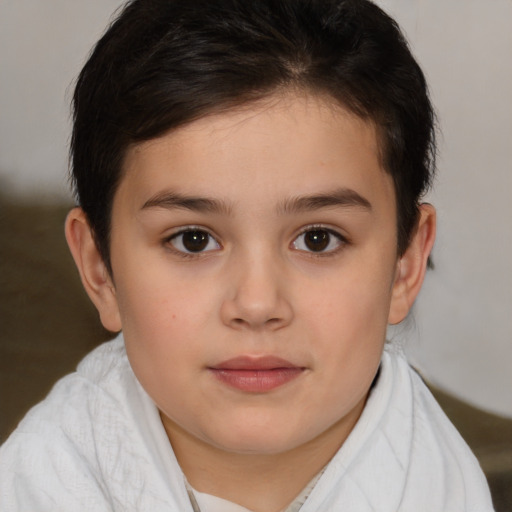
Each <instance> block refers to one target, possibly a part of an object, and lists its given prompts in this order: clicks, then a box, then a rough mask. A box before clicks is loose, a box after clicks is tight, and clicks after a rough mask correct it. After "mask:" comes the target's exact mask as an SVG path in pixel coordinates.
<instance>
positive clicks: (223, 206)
mask: <svg viewBox="0 0 512 512" xmlns="http://www.w3.org/2000/svg"><path fill="white" fill-rule="evenodd" d="M149 208H164V209H167V210H173V209H176V208H179V209H185V210H192V211H196V212H206V213H223V214H226V215H229V214H230V213H231V211H232V207H231V205H229V204H228V203H226V202H225V201H221V200H218V199H212V198H209V197H195V196H187V195H184V194H178V193H176V192H171V191H166V192H161V193H158V194H156V195H155V196H153V197H151V198H150V199H148V200H147V201H146V202H145V203H144V205H143V206H142V208H141V210H146V209H149Z"/></svg>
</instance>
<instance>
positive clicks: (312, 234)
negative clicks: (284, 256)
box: [292, 228, 346, 253]
mask: <svg viewBox="0 0 512 512" xmlns="http://www.w3.org/2000/svg"><path fill="white" fill-rule="evenodd" d="M344 243H346V240H345V239H344V238H343V237H342V236H341V235H340V234H339V233H336V232H335V231H332V230H330V229H326V228H312V229H308V230H306V231H304V232H302V233H301V234H300V235H299V236H298V237H297V238H296V239H295V240H294V241H293V244H292V245H293V248H294V249H297V250H299V251H307V252H315V253H325V252H332V251H335V250H336V249H338V248H339V247H341V246H342V245H343V244H344Z"/></svg>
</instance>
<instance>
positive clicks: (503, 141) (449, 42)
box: [0, 0, 512, 510]
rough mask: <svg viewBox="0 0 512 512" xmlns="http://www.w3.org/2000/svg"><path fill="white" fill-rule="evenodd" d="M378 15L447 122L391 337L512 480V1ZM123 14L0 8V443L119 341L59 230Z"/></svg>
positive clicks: (92, 4)
mask: <svg viewBox="0 0 512 512" xmlns="http://www.w3.org/2000/svg"><path fill="white" fill-rule="evenodd" d="M376 3H378V4H379V5H381V6H382V7H383V8H384V9H385V10H386V11H387V12H389V13H390V14H391V15H392V16H393V17H394V18H395V19H396V20H397V21H398V22H399V23H400V25H401V26H402V28H403V30H404V31H405V33H406V35H407V36H408V39H409V41H410V44H411V47H412V49H413V52H414V54H415V55H416V57H417V58H418V60H419V62H420V64H421V65H422V67H423V69H424V71H425V73H426V75H427V78H428V81H429V83H430V87H431V93H432V99H433V102H434V104H435V105H436V107H437V111H438V116H439V124H440V137H439V148H440V156H439V161H438V168H439V174H438V178H437V182H436V184H435V189H434V191H433V192H432V193H431V194H430V196H429V197H428V200H429V201H430V202H432V203H434V205H435V206H436V207H437V209H438V213H439V231H438V238H437V242H436V246H435V249H434V254H433V258H434V262H435V270H433V271H430V272H429V274H428V276H427V279H426V283H425V286H424V289H423V291H422V293H421V296H420V298H419V299H418V301H417V304H416V305H415V308H414V311H413V315H411V318H410V319H409V320H408V321H407V322H406V323H405V324H404V325H403V326H399V327H398V328H394V329H392V330H390V333H389V335H390V338H392V339H394V340H396V341H397V342H399V343H403V344H404V346H405V347H406V350H407V351H408V353H409V357H410V359H411V362H412V363H413V364H414V365H415V367H417V368H418V369H419V370H420V372H421V373H422V375H423V376H424V377H425V378H426V379H427V380H428V381H429V382H430V383H431V384H432V386H433V388H434V389H435V390H437V392H438V398H439V399H440V401H441V403H442V404H444V406H445V408H448V409H450V407H451V410H452V412H453V411H454V412H453V414H455V415H458V416H460V417H464V418H465V419H464V422H465V423H464V422H462V423H460V425H457V426H458V427H459V429H461V431H463V430H464V429H467V428H468V427H467V424H471V423H474V425H473V427H474V426H475V425H477V424H478V422H476V423H475V422H473V421H472V420H471V419H470V418H472V417H473V416H472V414H477V412H476V409H473V407H475V408H478V409H479V410H480V411H481V413H479V414H481V416H479V418H481V423H480V424H478V425H480V426H479V427H478V428H477V429H476V431H475V428H473V430H471V429H468V430H467V431H465V432H463V433H464V434H465V435H466V438H467V439H468V437H469V438H471V441H472V443H473V444H472V446H473V449H475V450H476V451H477V452H478V451H479V450H480V459H481V461H484V462H483V465H484V466H485V464H488V470H489V472H492V471H494V472H495V473H496V474H497V471H498V470H497V469H496V468H501V469H500V471H502V470H503V469H504V468H505V469H506V470H507V471H509V470H510V471H512V455H511V454H512V437H511V432H512V430H511V429H510V419H512V263H511V262H512V198H511V191H512V156H511V146H512V97H511V94H510V91H511V90H512V30H511V28H510V27H511V22H512V1H511V0H490V1H489V0H486V1H485V0H378V1H377V2H376ZM121 4H122V2H120V1H119V0H88V1H87V2H84V1H78V0H2V1H0V385H1V388H0V436H1V437H0V440H2V439H4V438H5V436H6V435H7V434H8V432H10V430H12V428H13V427H14V426H15V424H16V422H17V421H18V420H19V419H20V417H21V416H22V415H23V414H24V413H25V412H26V410H27V409H28V408H29V407H30V406H31V405H32V404H33V403H35V402H36V401H38V400H40V399H41V398H42V397H43V396H44V395H45V394H46V393H47V392H48V390H49V388H50V386H51V384H52V383H53V382H54V380H55V379H56V378H58V377H59V376H60V375H62V374H64V373H66V372H68V371H71V370H72V369H73V367H74V366H75V365H76V363H77V362H78V361H79V360H80V358H81V357H82V356H83V355H84V354H85V353H86V352H87V351H89V350H90V349H91V348H93V347H94V346H95V345H97V344H98V343H99V342H100V341H102V340H104V339H107V337H108V334H107V333H105V332H104V331H103V330H102V328H101V326H100V325H99V322H98V319H97V316H96V314H95V311H94V310H93V309H92V307H91V306H90V305H89V303H88V300H87V298H86V297H85V294H84V293H83V292H82V291H81V289H80V285H79V282H78V278H77V273H76V271H75V270H74V267H73V264H72V262H71V258H70V256H69V255H68V253H67V249H66V247H65V242H64V237H63V229H62V226H63V222H64V217H65V214H66V211H67V209H68V208H69V206H70V205H72V199H71V194H70V192H69V186H68V181H67V145H68V141H69V133H70V122H69V121H70V114H69V103H70V98H71V95H72V84H73V80H74V78H75V77H76V75H77V74H78V72H79V70H80V68H81V66H82V65H83V63H84V61H85V58H86V56H87V54H88V52H89V50H90V48H91V46H92V45H93V44H94V43H95V42H96V41H97V39H98V38H99V36H100V35H101V34H102V32H103V30H104V28H105V26H106V24H107V23H108V21H109V20H110V19H111V15H112V13H113V12H114V10H115V9H116V8H118V7H119V6H120V5H121ZM444 399H446V400H445V402H443V400H444ZM507 418H508V419H509V421H508V422H507ZM501 420H503V422H501V423H500V421H501ZM454 421H455V420H454ZM478 429H480V430H478ZM484 438H485V439H484ZM468 440H469V439H468ZM484 441H485V442H484ZM479 443H480V444H479ZM470 444H471V443H470ZM507 450H508V451H507ZM486 454H487V455H486ZM477 455H478V453H477ZM485 457H487V459H488V460H487V462H485V460H486V459H485ZM491 459H492V460H491ZM489 468H490V469H489ZM493 468H494V469H493ZM497 478H498V480H499V478H501V477H497ZM508 478H510V474H509V477H508ZM498 480H497V481H498ZM503 482H505V481H504V480H503ZM503 482H502V483H501V484H500V483H499V482H498V483H495V484H494V485H495V486H496V488H498V487H499V486H500V485H501V486H502V487H503V489H505V486H508V485H509V484H510V482H512V480H507V482H509V484H505V483H503ZM511 486H512V484H511ZM503 499H509V500H510V501H508V502H507V503H508V505H509V506H510V508H501V510H512V498H511V497H510V495H509V498H503ZM504 503H505V502H504ZM508 505H507V506H508Z"/></svg>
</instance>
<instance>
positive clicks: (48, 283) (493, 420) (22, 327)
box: [0, 192, 512, 512]
mask: <svg viewBox="0 0 512 512" xmlns="http://www.w3.org/2000/svg"><path fill="white" fill-rule="evenodd" d="M69 208H70V206H69V205H67V204H63V203H41V202H40V201H37V200H33V201H30V200H24V201H23V202H20V201H14V200H12V199H9V198H8V197H6V196H5V195H2V193H1V192H0V442H3V441H4V440H5V439H6V438H7V436H8V435H9V433H10V432H12V430H13V429H14V428H15V427H16V425H17V423H18V422H19V420H20V419H21V418H22V417H23V415H24V414H25V413H26V412H27V410H28V409H29V408H30V407H31V406H32V405H34V404H36V403H37V402H39V401H40V400H42V399H43V398H44V397H45V396H46V394H47V393H48V392H49V390H50V389H51V387H52V385H53V384H54V383H55V381H56V380H57V379H58V378H60V377H62V376H63V375H65V374H66V373H69V372H71V371H73V370H74V368H75V367H76V365H77V363H78V362H79V361H80V360H81V359H82V357H83V356H84V355H85V354H87V353H88V352H89V351H90V350H92V349H93V348H94V347H95V346H97V345H99V344H100V343H101V342H103V341H105V340H107V339H109V338H111V337H112V335H110V334H109V333H108V332H107V331H105V330H104V329H103V328H102V326H101V324H100V322H99V319H98V315H97V313H96V311H95V309H94V307H93V306H92V304H91V303H90V302H89V299H88V298H87V296H86V294H85V292H84V291H83V290H82V287H81V284H80V280H79V277H78V272H77V271H76V269H75V266H74V263H73V261H72V258H71V256H70V254H69V251H68V249H67V246H66V242H65V239H64V219H65V217H66V214H67V211H68V210H69ZM430 387H431V389H432V391H433V393H434V395H435V396H436V398H437V399H438V401H439V403H440V404H441V406H442V407H443V409H444V410H445V412H446V413H447V414H448V416H449V417H450V419H451V420H452V422H453V423H454V424H455V426H456V427H457V428H458V430H459V431H460V432H461V434H462V435H463V437H464V438H465V439H466V441H467V442H468V444H469V445H470V446H471V448H472V449H473V451H474V453H475V454H476V456H477V457H478V459H479V461H480V464H481V465H482V468H483V469H484V471H485V473H486V475H487V478H488V481H489V484H490V486H491V490H492V493H493V499H494V503H495V507H496V511H497V512H512V420H511V419H506V418H502V417H500V416H496V415H493V414H489V413H487V412H484V411H481V410H479V409H477V408H474V407H472V406H470V405H468V404H466V403H464V402H462V401H460V400H458V399H457V398H455V397H453V396H451V395H450V394H449V393H446V392H444V391H442V390H440V389H436V388H434V387H432V386H430Z"/></svg>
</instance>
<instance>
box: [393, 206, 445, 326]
mask: <svg viewBox="0 0 512 512" xmlns="http://www.w3.org/2000/svg"><path fill="white" fill-rule="evenodd" d="M419 210H420V211H419V213H420V215H419V220H418V225H417V227H416V231H415V232H414V234H413V237H412V239H411V242H410V244H409V247H408V248H407V250H406V251H405V253H404V254H403V255H402V257H401V258H400V259H399V260H398V263H397V270H396V276H395V281H394V284H393V293H392V297H391V307H390V311H389V318H388V322H389V323H390V324H398V323H400V322H401V321H402V320H403V319H404V318H405V317H406V316H407V314H408V313H409V310H410V309H411V307H412V305H413V303H414V301H415V300H416V297H417V296H418V293H419V291H420V289H421V285H422V284H423V279H424V278H425V272H426V269H427V262H428V257H429V255H430V251H431V250H432V247H433V245H434V240H435V238H436V210H435V208H434V207H433V206H432V205H431V204H427V203H424V204H422V205H420V208H419Z"/></svg>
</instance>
